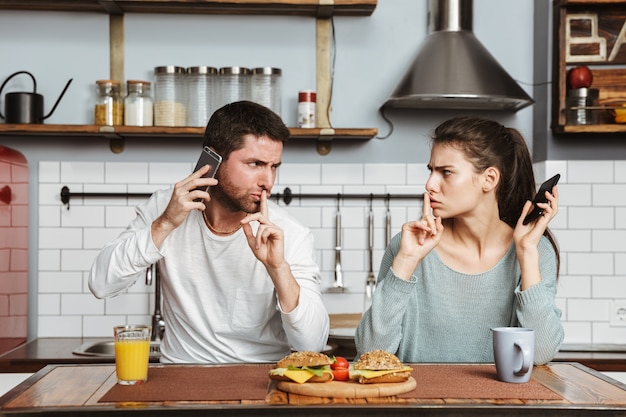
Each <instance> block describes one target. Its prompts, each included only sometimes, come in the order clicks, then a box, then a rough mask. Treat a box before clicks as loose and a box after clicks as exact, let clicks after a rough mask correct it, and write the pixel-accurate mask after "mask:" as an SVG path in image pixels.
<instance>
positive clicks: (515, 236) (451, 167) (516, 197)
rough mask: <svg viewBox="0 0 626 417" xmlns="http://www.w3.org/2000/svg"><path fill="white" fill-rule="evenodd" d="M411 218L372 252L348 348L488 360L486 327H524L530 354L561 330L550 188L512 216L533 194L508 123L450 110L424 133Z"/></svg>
mask: <svg viewBox="0 0 626 417" xmlns="http://www.w3.org/2000/svg"><path fill="white" fill-rule="evenodd" d="M432 141H433V142H432V149H431V157H430V162H429V165H428V168H429V170H430V172H431V174H430V177H429V179H428V181H427V183H426V193H425V194H424V204H423V214H422V218H421V219H419V220H415V221H410V222H408V223H405V224H404V225H403V226H402V231H401V233H399V234H398V235H396V236H395V237H394V238H393V239H392V241H391V243H390V244H389V247H387V249H386V251H385V255H384V256H383V259H382V262H381V265H380V271H379V276H378V284H377V288H376V292H375V296H374V298H373V300H372V306H371V308H370V309H369V310H368V311H366V312H365V314H364V316H363V319H362V320H361V322H360V323H359V326H358V328H357V331H356V346H357V354H358V355H361V354H363V353H365V352H367V351H370V350H373V349H384V350H387V351H390V352H394V353H396V354H397V355H398V357H399V358H400V359H401V360H402V361H404V362H409V363H410V362H412V363H417V362H493V345H492V338H491V329H492V328H494V327H500V326H520V327H529V328H532V329H534V330H535V338H536V341H535V364H543V363H546V362H548V361H550V360H551V359H552V358H553V357H554V355H555V354H556V353H557V352H558V350H559V347H560V345H561V342H562V341H563V326H562V325H561V321H560V316H561V311H560V310H559V309H558V308H557V307H556V305H555V294H556V282H557V275H558V268H559V252H558V248H557V246H556V243H555V241H554V239H553V237H552V235H551V233H550V231H549V229H548V223H549V222H550V220H552V218H553V217H554V216H555V215H556V213H557V211H558V192H557V188H556V187H554V188H553V190H552V193H546V198H547V199H548V203H546V204H539V207H541V208H543V209H544V213H543V215H542V216H541V217H540V218H539V219H537V220H536V221H535V222H532V223H529V224H527V225H523V224H522V223H523V219H524V217H525V216H526V214H528V213H529V212H530V210H531V209H532V203H531V202H530V201H529V200H531V199H532V198H533V196H534V194H535V179H534V175H533V170H532V161H531V158H530V154H529V151H528V148H527V146H526V143H525V142H524V138H523V137H522V136H521V134H520V133H519V132H518V131H516V130H515V129H511V128H506V127H504V126H502V125H500V124H499V123H496V122H494V121H490V120H484V119H478V118H468V117H459V118H455V119H451V120H448V121H446V122H444V123H442V124H441V125H440V126H439V127H437V129H436V130H435V132H434V136H433V138H432Z"/></svg>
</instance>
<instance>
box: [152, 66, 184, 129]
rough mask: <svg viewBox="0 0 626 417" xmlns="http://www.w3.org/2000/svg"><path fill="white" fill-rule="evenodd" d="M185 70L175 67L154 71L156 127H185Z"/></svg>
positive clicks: (157, 68)
mask: <svg viewBox="0 0 626 417" xmlns="http://www.w3.org/2000/svg"><path fill="white" fill-rule="evenodd" d="M184 77H185V68H183V67H177V66H174V65H167V66H162V67H156V68H155V69H154V125H155V126H185V124H186V123H187V106H186V101H185V78H184Z"/></svg>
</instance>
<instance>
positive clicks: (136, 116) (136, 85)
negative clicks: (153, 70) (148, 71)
mask: <svg viewBox="0 0 626 417" xmlns="http://www.w3.org/2000/svg"><path fill="white" fill-rule="evenodd" d="M124 124H125V125H126V126H152V125H153V104H152V97H151V96H150V82H149V81H140V80H128V81H126V98H125V99H124Z"/></svg>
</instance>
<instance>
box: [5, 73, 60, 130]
mask: <svg viewBox="0 0 626 417" xmlns="http://www.w3.org/2000/svg"><path fill="white" fill-rule="evenodd" d="M19 74H28V75H30V78H32V79H33V92H32V93H26V92H18V93H7V94H6V95H5V96H4V111H5V114H6V117H5V116H4V115H3V114H2V111H0V117H2V118H3V119H4V120H5V121H6V122H7V123H31V124H32V123H43V121H44V119H47V118H48V117H50V116H51V115H52V113H53V112H54V110H55V109H56V108H57V105H58V104H59V101H61V98H63V95H64V94H65V91H66V90H67V87H69V86H70V83H71V82H72V79H70V80H69V81H68V82H67V84H65V88H64V89H63V91H62V92H61V95H60V96H59V98H58V99H57V102H56V103H54V106H53V107H52V110H50V113H48V114H47V115H46V116H44V115H43V96H42V95H41V94H37V81H35V77H33V74H31V73H30V72H28V71H18V72H16V73H14V74H11V76H10V77H9V78H7V79H6V80H5V81H4V82H3V83H2V86H1V87H0V95H1V94H2V90H3V89H4V86H5V85H6V83H7V82H9V80H10V79H11V78H13V77H15V76H16V75H19Z"/></svg>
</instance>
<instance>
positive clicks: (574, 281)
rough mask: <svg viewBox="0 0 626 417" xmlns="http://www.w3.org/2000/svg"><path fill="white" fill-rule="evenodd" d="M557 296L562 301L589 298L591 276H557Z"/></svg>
mask: <svg viewBox="0 0 626 417" xmlns="http://www.w3.org/2000/svg"><path fill="white" fill-rule="evenodd" d="M558 294H559V297H562V298H564V299H570V298H591V276H584V275H580V276H577V275H574V276H571V275H565V276H564V275H559V284H558Z"/></svg>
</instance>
